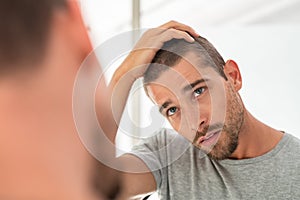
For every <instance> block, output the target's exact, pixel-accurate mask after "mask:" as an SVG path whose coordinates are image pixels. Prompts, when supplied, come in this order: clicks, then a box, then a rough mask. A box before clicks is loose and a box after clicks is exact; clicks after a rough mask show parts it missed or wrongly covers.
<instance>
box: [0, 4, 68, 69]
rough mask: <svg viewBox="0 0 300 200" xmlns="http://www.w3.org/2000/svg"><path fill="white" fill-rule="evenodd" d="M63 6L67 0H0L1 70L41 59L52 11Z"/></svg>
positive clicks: (19, 66)
mask: <svg viewBox="0 0 300 200" xmlns="http://www.w3.org/2000/svg"><path fill="white" fill-rule="evenodd" d="M63 7H66V0H1V1H0V19H1V20H0V27H1V32H0V44H1V45H0V73H3V72H7V71H11V70H19V69H20V68H22V64H23V63H27V64H31V63H35V62H36V61H38V60H39V59H41V57H42V56H43V53H44V49H45V44H46V39H47V34H48V32H49V28H50V23H51V18H52V15H53V11H54V9H57V8H63ZM12 67H14V69H13V68H12Z"/></svg>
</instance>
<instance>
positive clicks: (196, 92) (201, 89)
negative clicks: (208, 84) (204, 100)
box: [194, 87, 205, 97]
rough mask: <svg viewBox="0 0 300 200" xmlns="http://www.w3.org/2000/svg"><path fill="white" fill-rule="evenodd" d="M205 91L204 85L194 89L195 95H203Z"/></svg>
mask: <svg viewBox="0 0 300 200" xmlns="http://www.w3.org/2000/svg"><path fill="white" fill-rule="evenodd" d="M204 91H205V88H204V87H200V88H198V89H196V90H194V97H198V96H199V95H201V94H202V93H203V92H204Z"/></svg>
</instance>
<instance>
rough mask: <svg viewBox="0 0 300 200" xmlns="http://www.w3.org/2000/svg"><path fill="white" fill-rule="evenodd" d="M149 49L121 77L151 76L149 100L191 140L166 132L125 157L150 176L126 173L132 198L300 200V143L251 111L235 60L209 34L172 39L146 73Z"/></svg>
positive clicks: (122, 69)
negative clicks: (151, 195)
mask: <svg viewBox="0 0 300 200" xmlns="http://www.w3.org/2000/svg"><path fill="white" fill-rule="evenodd" d="M158 32H159V31H158ZM147 37H148V35H144V36H143V37H142V39H141V41H147ZM150 41H151V40H150ZM137 46H138V45H137ZM148 48H149V46H148ZM148 48H147V47H146V49H147V50H145V49H144V53H145V54H142V53H141V52H143V49H138V50H134V51H133V53H132V54H131V57H130V56H129V58H127V59H126V60H125V62H124V64H123V65H121V66H120V68H119V69H118V70H117V71H116V73H115V75H114V78H113V80H114V81H115V82H117V80H120V79H119V78H118V77H122V76H125V75H126V76H129V77H131V78H129V80H131V82H130V81H128V82H130V83H132V80H136V79H137V78H139V77H143V78H144V83H145V90H146V93H147V95H148V96H149V97H150V98H151V100H152V101H153V102H154V103H156V104H157V105H158V107H159V111H160V112H161V113H162V114H163V115H164V116H165V117H166V118H167V120H168V121H169V122H170V124H171V125H172V127H173V128H174V130H175V131H176V132H178V133H179V134H180V135H182V136H184V138H185V139H184V138H183V137H180V136H178V134H177V133H176V132H175V131H172V130H166V129H163V130H160V131H159V133H158V134H157V135H156V136H154V137H151V138H149V139H147V140H146V141H145V143H144V144H141V145H138V146H136V147H134V149H133V151H132V152H131V154H128V155H125V156H124V157H127V159H131V160H135V162H136V163H139V164H140V167H144V173H141V174H138V175H137V174H133V173H125V175H124V177H125V178H124V180H125V181H124V188H125V189H124V190H123V196H124V197H126V196H133V195H137V194H140V193H145V192H151V191H154V190H156V189H157V190H158V192H159V195H160V197H161V199H299V198H300V184H299V181H300V169H299V162H300V161H299V160H300V156H299V150H300V141H299V139H297V138H295V137H293V136H292V135H290V134H288V133H285V132H283V131H278V130H275V129H273V128H271V127H269V126H267V125H265V124H264V123H262V122H260V121H259V120H257V119H255V118H254V117H253V116H252V115H251V114H250V112H249V111H247V109H246V108H245V107H244V104H243V102H242V100H241V98H240V95H239V90H240V89H241V87H242V78H241V74H240V71H239V68H238V65H237V64H236V63H235V62H234V61H233V60H228V61H227V62H225V61H224V60H223V58H222V57H221V55H220V54H219V53H218V52H217V50H216V49H215V48H214V47H213V45H211V44H210V43H209V42H208V41H207V40H206V39H204V38H202V37H197V38H195V42H191V41H190V42H187V41H185V40H182V39H172V40H170V41H168V42H165V43H164V45H163V46H162V47H161V50H159V51H158V52H156V53H155V55H154V56H153V60H152V63H151V64H150V66H149V67H148V68H147V69H146V71H143V70H145V67H139V68H137V67H136V66H140V65H141V63H135V62H134V61H136V60H137V59H138V57H135V55H134V52H137V53H140V57H142V56H145V55H148V56H149V54H146V53H147V52H146V51H149V49H148ZM149 57H151V56H149ZM149 57H148V58H149ZM130 58H131V59H130ZM134 58H135V59H134ZM130 60H131V62H129V61H130ZM144 64H147V63H144ZM134 71H135V72H134ZM128 74H129V75H128ZM120 85H122V86H123V88H124V84H123V83H122V84H120ZM115 86H116V87H120V86H118V84H115ZM120 88H121V87H120ZM117 91H119V90H117ZM188 141H189V142H188ZM142 162H143V163H144V165H143V164H142ZM147 169H148V170H149V171H152V173H149V172H147Z"/></svg>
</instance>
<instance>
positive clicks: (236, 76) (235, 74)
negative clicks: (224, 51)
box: [224, 60, 242, 91]
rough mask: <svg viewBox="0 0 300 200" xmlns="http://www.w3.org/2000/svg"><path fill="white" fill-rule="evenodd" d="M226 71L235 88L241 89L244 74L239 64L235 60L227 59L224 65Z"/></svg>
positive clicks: (236, 89)
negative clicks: (242, 74)
mask: <svg viewBox="0 0 300 200" xmlns="http://www.w3.org/2000/svg"><path fill="white" fill-rule="evenodd" d="M224 72H225V74H226V76H227V78H228V81H230V82H231V83H232V85H233V87H234V89H235V91H239V90H240V89H241V88H242V76H241V73H240V70H239V67H238V65H237V64H236V62H235V61H233V60H227V61H226V63H225V66H224Z"/></svg>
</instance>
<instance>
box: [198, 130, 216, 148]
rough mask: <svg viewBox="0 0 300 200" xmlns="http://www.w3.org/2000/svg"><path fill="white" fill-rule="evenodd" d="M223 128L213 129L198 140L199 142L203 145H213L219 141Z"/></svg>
mask: <svg viewBox="0 0 300 200" xmlns="http://www.w3.org/2000/svg"><path fill="white" fill-rule="evenodd" d="M220 133H221V130H215V131H211V132H209V133H206V135H204V136H201V137H199V138H198V140H197V144H198V145H201V146H212V145H214V144H216V143H217V140H218V138H219V135H220Z"/></svg>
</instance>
